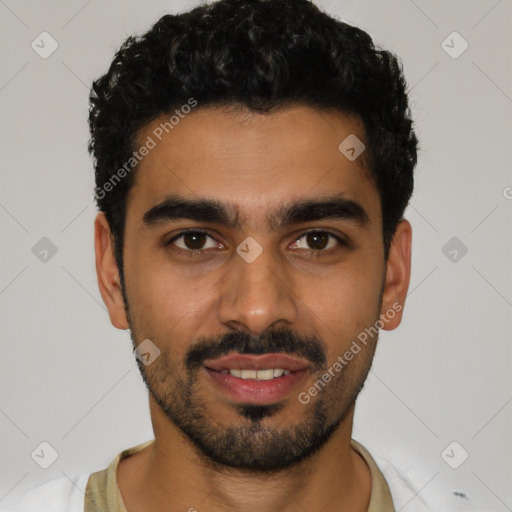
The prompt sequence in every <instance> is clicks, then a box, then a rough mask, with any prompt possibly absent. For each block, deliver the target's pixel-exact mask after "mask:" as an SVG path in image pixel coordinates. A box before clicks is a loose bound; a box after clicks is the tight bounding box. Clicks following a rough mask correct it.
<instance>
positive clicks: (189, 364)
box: [185, 329, 327, 371]
mask: <svg viewBox="0 0 512 512" xmlns="http://www.w3.org/2000/svg"><path fill="white" fill-rule="evenodd" d="M230 352H239V353H240V354H251V355H261V354H270V353H281V354H287V355H295V356H299V357H303V358H304V359H307V360H308V361H310V362H311V363H312V365H313V369H314V370H315V371H317V370H322V369H325V368H327V356H326V352H327V350H326V347H325V345H324V343H323V342H322V340H320V339H318V338H317V337H315V336H301V335H299V334H297V333H295V332H293V331H291V330H289V329H281V330H274V331H269V332H268V333H267V334H265V335H262V336H252V335H250V334H248V333H245V332H241V331H236V332H230V333H226V334H224V335H222V336H221V337H220V339H211V338H201V339H200V340H199V341H198V342H197V343H195V344H194V345H192V346H191V347H189V349H188V350H187V353H186V355H185V367H186V368H187V369H188V370H190V371H193V370H197V369H198V368H199V367H201V366H202V365H203V363H204V361H206V360H207V359H217V358H219V357H222V356H225V355H226V354H229V353H230Z"/></svg>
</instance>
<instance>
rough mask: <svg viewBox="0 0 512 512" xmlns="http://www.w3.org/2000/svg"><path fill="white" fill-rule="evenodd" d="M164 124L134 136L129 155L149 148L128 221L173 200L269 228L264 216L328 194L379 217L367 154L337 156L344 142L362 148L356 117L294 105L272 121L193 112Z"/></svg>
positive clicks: (243, 114)
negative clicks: (225, 209)
mask: <svg viewBox="0 0 512 512" xmlns="http://www.w3.org/2000/svg"><path fill="white" fill-rule="evenodd" d="M169 119H170V115H164V116H161V117H160V118H158V119H156V120H154V121H152V122H151V123H149V124H148V125H147V126H145V127H144V128H143V129H142V130H141V131H140V133H139V134H138V138H137V143H136V144H135V148H134V149H135V150H137V149H138V148H141V147H143V146H147V147H148V148H150V149H149V150H148V151H147V152H145V153H146V155H145V156H144V157H143V158H142V159H141V161H140V163H139V164H138V166H137V168H136V170H135V171H134V172H135V179H134V184H133V187H132V188H131V190H130V192H129V193H128V196H127V212H128V216H130V217H134V216H136V217H137V218H139V219H142V217H143V215H144V213H145V212H146V211H147V210H148V209H150V208H151V207H154V206H155V205H157V204H159V203H160V202H162V201H163V200H165V199H166V198H167V197H169V196H171V195H178V196H182V197H188V198H193V199H208V198H209V199H214V200H216V201H221V202H223V203H224V204H226V205H228V206H229V207H230V208H229V209H230V211H231V212H232V214H233V216H236V219H237V221H238V222H239V223H241V224H257V223H258V222H261V223H263V222H267V221H268V219H269V218H270V217H269V211H274V210H277V209H278V208H279V207H282V205H283V204H284V203H289V202H290V201H291V202H293V201H294V200H304V199H308V198H318V197H321V196H332V195H333V194H341V195H343V196H344V197H345V198H347V199H349V200H353V201H356V202H358V203H360V204H361V203H363V204H364V207H365V210H366V211H367V213H368V214H369V217H372V216H374V215H378V214H379V213H380V201H379V197H378V193H377V190H376V189H375V186H374V184H373V182H372V181H371V180H370V178H369V175H368V171H367V170H366V168H365V166H364V157H365V154H364V152H363V153H362V154H361V156H360V157H358V158H356V159H355V160H351V159H349V158H347V156H345V155H346V153H345V154H344V153H343V152H342V151H340V149H339V146H340V144H341V143H342V142H343V141H345V140H346V139H347V137H350V138H349V139H348V140H356V141H357V140H359V141H361V142H362V143H364V140H365V133H364V128H363V125H362V123H361V121H360V120H359V119H358V118H355V117H352V116H348V115H345V114H343V113H340V112H338V111H335V112H334V111H330V112H325V111H324V112H321V111H317V110H315V109H313V108H311V107H307V106H294V107H290V108H287V109H285V110H282V111H279V112H275V113H272V114H258V113H247V112H245V111H240V110H233V109H231V110H227V109H226V108H219V107H217V108H210V107H208V108H206V107H203V108H200V107H197V108H196V109H195V110H193V111H192V112H191V113H189V114H187V115H183V114H182V115H181V116H180V117H178V116H175V117H174V118H173V120H172V121H173V123H172V124H171V123H170V122H169ZM354 137H357V139H354Z"/></svg>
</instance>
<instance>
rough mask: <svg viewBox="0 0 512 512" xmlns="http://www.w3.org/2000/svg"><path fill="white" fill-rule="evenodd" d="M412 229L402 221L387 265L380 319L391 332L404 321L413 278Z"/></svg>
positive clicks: (383, 325) (406, 222)
mask: <svg viewBox="0 0 512 512" xmlns="http://www.w3.org/2000/svg"><path fill="white" fill-rule="evenodd" d="M411 243H412V228H411V225H410V224H409V222H408V221H406V220H402V221H400V223H399V224H398V226H397V229H396V231H395V234H394V236H393V240H392V241H391V246H390V248H389V254H388V260H387V264H386V281H385V284H384V292H383V296H382V308H381V312H380V315H381V316H380V319H381V322H382V328H383V329H385V330H387V331H391V330H393V329H396V328H397V327H398V326H399V325H400V322H401V321H402V314H403V309H404V304H405V298H406V296H407V290H408V289H409V280H410V277H411Z"/></svg>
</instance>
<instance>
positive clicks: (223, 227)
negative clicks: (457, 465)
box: [20, 0, 417, 512]
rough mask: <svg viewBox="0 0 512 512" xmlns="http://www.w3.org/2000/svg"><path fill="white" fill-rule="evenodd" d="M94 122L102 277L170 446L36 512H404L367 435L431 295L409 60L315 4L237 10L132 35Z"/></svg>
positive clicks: (156, 444) (71, 489)
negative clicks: (370, 416)
mask: <svg viewBox="0 0 512 512" xmlns="http://www.w3.org/2000/svg"><path fill="white" fill-rule="evenodd" d="M89 123H90V129H91V142H90V151H91V153H92V155H93V156H94V162H95V171H96V199H97V203H98V206H99V209H100V212H99V213H98V215H97V218H96V221H95V249H96V270H97V275H98V285H99V289H100V292H101V295H102V297H103V300H104V302H105V304H106V306H107V308H108V311H109V315H110V319H111V322H112V324H113V325H114V326H115V327H117V328H119V329H130V333H131V337H132V340H133V345H134V348H135V355H136V356H137V363H138V366H139V369H140V372H141V375H142V377H143V380H144V382H145V383H146V386H147V389H148V392H149V402H150V412H151V419H152V424H153V428H154V434H155V439H154V440H150V441H147V442H145V443H143V444H141V445H138V446H135V447H132V448H129V449H127V450H125V451H123V452H122V453H120V454H118V456H117V457H116V458H115V459H114V460H113V461H112V464H110V466H109V467H108V468H107V469H105V470H102V471H97V472H95V473H93V474H92V475H81V477H80V479H78V480H76V482H75V484H76V485H75V486H73V485H71V484H70V482H69V481H67V483H66V482H64V479H58V480H56V481H53V482H50V483H48V484H46V485H45V486H42V487H41V488H39V489H36V490H35V491H32V494H30V493H29V494H30V495H27V497H26V498H25V500H22V501H21V502H20V510H21V509H23V510H26V511H27V512H28V511H29V510H30V508H31V507H33V510H38V511H39V512H41V511H43V510H46V509H48V510H50V509H51V510H54V511H55V510H62V511H64V510H66V511H68V512H69V511H70V510H77V511H78V510H85V511H86V512H93V511H102V512H107V511H110V512H134V511H137V510H148V511H149V510H150V511H152V512H163V511H174V510H176V511H178V510H183V511H186V510H189V511H194V510H197V511H199V512H201V511H208V512H216V511H227V510H230V511H242V510H243V511H244V512H248V511H262V510H263V511H266V512H278V511H279V512H281V511H285V512H289V511H299V510H307V511H309V512H317V511H320V510H327V509H329V510H337V511H340V512H341V511H351V512H363V511H371V512H377V511H378V512H388V511H393V510H395V506H394V504H393V500H394V499H395V498H396V496H398V495H399V493H400V488H399V484H398V482H396V481H391V480H390V479H389V480H388V481H386V478H385V477H384V475H383V474H382V472H381V469H380V468H379V465H378V464H377V463H376V462H375V460H374V459H373V458H372V457H371V455H370V454H369V452H368V451H367V450H366V449H365V448H364V447H363V446H362V445H361V444H359V443H357V442H356V441H355V440H352V439H351V433H352V424H353V417H354V407H355V401H356V398H357V396H358V394H359V392H360V391H361V389H362V387H363V385H364V382H365V379H366V377H367V375H368V372H369V370H370V367H371V363H372V358H373V355H374V352H375V348H376V343H377V333H378V331H379V329H387V330H391V329H394V328H396V327H397V326H398V325H399V323H400V321H401V316H402V313H403V307H404V302H405V297H406V293H407V288H408V285H409V276H410V258H411V252H410V251H411V227H410V224H409V223H408V222H407V221H406V220H404V219H403V217H402V216H403V213H404V210H405V207H406V206H407V204H408V201H409V199H410V196H411V193H412V189H413V169H414V166H415V164H416V146H417V140H416V137H415V135H414V132H413V130H412V121H411V119H410V116H409V109H408V103H407V96H406V93H405V80H404V78H403V75H402V73H401V68H400V66H399V64H398V62H397V59H396V58H395V57H394V56H393V55H392V54H390V53H388V52H386V51H383V50H380V49H376V48H375V47H374V45H373V43H372V40H371V38H370V37H369V36H368V35H367V34H366V33H365V32H363V31H361V30H360V29H357V28H355V27H352V26H349V25H347V24H345V23H342V22H340V21H337V20H335V19H333V18H331V17H329V16H328V15H326V14H324V13H323V12H321V11H320V10H319V9H318V8H317V7H316V6H315V5H314V4H312V3H310V2H308V1H306V0H293V1H292V0H220V1H218V2H215V3H211V4H209V5H202V6H200V7H198V8H195V9H194V10H192V11H190V12H188V13H184V14H180V15H167V16H164V17H162V18H161V19H160V20H159V21H158V22H157V23H156V24H155V26H154V27H153V28H152V29H151V30H149V31H148V32H147V33H146V34H144V35H143V36H141V37H138V38H134V37H130V38H128V39H127V41H126V42H125V43H124V44H123V46H122V47H121V49H120V50H119V52H118V53H117V54H116V56H115V58H114V60H113V62H112V65H111V66H110V69H109V70H108V72H107V73H106V74H105V75H104V76H102V77H101V78H100V79H99V80H97V81H96V82H94V84H93V89H92V93H91V111H90V119H89ZM80 487H82V489H85V498H84V495H83V494H82V493H81V491H80ZM52 500H53V501H52ZM50 501H51V505H50ZM45 507H47V508H45Z"/></svg>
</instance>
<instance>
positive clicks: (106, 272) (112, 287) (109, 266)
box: [94, 212, 129, 330]
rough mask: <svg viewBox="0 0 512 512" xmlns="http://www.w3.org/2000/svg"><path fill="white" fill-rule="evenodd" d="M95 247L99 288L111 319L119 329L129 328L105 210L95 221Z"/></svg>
mask: <svg viewBox="0 0 512 512" xmlns="http://www.w3.org/2000/svg"><path fill="white" fill-rule="evenodd" d="M94 249H95V255H96V276H97V280H98V288H99V290H100V293H101V297H102V298H103V302H104V303H105V305H106V306H107V310H108V314H109V316H110V321H111V323H112V325H113V326H114V327H117V328H118V329H123V330H125V329H128V328H129V323H128V320H127V318H126V311H125V308H124V301H123V294H122V291H121V284H120V280H119V268H118V266H117V262H116V259H115V256H114V247H113V244H112V234H111V231H110V226H109V223H108V221H107V219H106V217H105V214H104V213H103V212H99V213H98V215H97V216H96V219H95V221H94Z"/></svg>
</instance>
